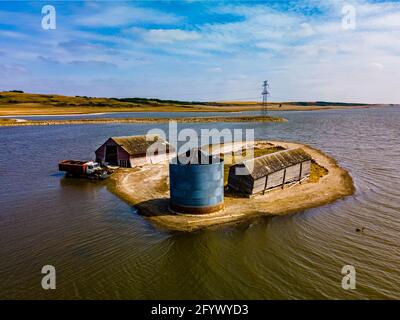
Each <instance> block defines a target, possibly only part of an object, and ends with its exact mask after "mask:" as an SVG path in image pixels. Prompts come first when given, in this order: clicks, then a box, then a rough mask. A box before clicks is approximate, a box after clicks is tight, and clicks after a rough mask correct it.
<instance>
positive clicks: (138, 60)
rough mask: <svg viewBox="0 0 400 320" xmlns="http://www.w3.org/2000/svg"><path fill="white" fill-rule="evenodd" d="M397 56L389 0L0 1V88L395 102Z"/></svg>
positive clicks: (398, 34) (398, 40)
mask: <svg viewBox="0 0 400 320" xmlns="http://www.w3.org/2000/svg"><path fill="white" fill-rule="evenodd" d="M48 4H51V5H53V6H54V7H55V9H56V19H57V20H56V23H57V27H56V29H55V30H44V29H42V26H41V20H42V18H43V15H42V13H41V11H42V7H43V6H44V5H48ZM345 5H352V6H353V8H354V10H355V18H356V20H355V21H356V25H355V29H348V28H344V27H343V23H342V20H343V17H344V13H343V12H342V10H343V6H345ZM399 57H400V3H399V2H398V1H372V0H370V1H367V0H349V1H342V0H321V1H318V0H305V1H279V0H271V1H217V0H216V1H196V0H186V1H184V0H181V1H113V2H111V1H34V2H29V1H1V2H0V91H1V90H13V89H21V90H24V91H26V92H35V93H59V94H67V95H87V96H106V97H157V98H162V99H181V100H213V101H223V100H257V99H260V92H261V84H262V81H263V80H264V79H268V80H269V81H270V90H271V99H272V100H274V101H315V100H327V101H347V102H370V103H379V102H382V103H399V102H400V90H399V89H398V85H399V83H400V81H399V79H400V58H399Z"/></svg>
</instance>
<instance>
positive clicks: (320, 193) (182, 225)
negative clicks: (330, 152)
mask: <svg viewBox="0 0 400 320" xmlns="http://www.w3.org/2000/svg"><path fill="white" fill-rule="evenodd" d="M268 142H269V143H271V144H273V145H274V146H282V147H284V148H295V147H301V148H303V149H304V150H305V151H306V152H308V153H309V154H310V155H311V156H312V158H313V159H314V160H315V161H316V162H317V163H318V164H319V165H321V166H323V167H324V168H326V169H327V170H328V173H327V174H326V175H325V176H323V177H322V178H321V179H319V181H318V182H315V183H312V182H306V183H302V184H301V185H300V184H299V185H296V186H293V187H290V188H285V189H284V190H273V191H270V192H268V193H266V194H265V195H259V196H255V197H253V198H236V197H232V196H229V195H227V196H225V209H224V210H222V211H220V212H217V213H213V214H209V215H201V216H198V215H176V214H172V213H170V212H169V211H168V197H169V192H168V163H161V164H156V165H147V166H144V167H142V168H135V169H120V170H118V171H117V172H116V173H115V174H114V175H113V176H112V177H111V179H110V180H109V182H108V186H109V190H110V191H112V192H113V193H115V194H116V195H118V196H119V197H121V198H122V199H124V200H125V201H126V202H127V203H129V204H130V205H132V206H135V208H137V210H138V212H139V213H140V214H142V215H143V216H146V217H147V219H148V220H149V221H150V222H152V223H153V224H156V225H158V226H160V227H163V228H166V229H170V230H177V231H194V230H199V229H203V228H207V227H213V226H214V227H215V226H218V225H223V224H232V223H238V222H241V221H245V220H248V219H252V218H254V217H257V216H276V215H284V214H291V213H295V212H299V211H302V210H305V209H309V208H313V207H317V206H321V205H325V204H328V203H331V202H333V201H336V200H338V199H341V198H343V197H345V196H349V195H351V194H353V193H354V190H355V189H354V185H353V180H352V178H351V176H350V175H349V173H348V172H347V171H346V170H344V169H342V168H340V167H339V166H338V165H337V163H336V161H335V160H334V159H332V158H331V157H329V156H327V155H325V154H324V153H322V152H321V151H320V150H317V149H314V148H312V147H310V146H307V145H304V144H299V143H289V142H279V141H268ZM256 143H265V141H263V142H256Z"/></svg>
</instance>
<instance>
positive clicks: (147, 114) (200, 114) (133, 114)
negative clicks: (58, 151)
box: [0, 111, 275, 120]
mask: <svg viewBox="0 0 400 320" xmlns="http://www.w3.org/2000/svg"><path fill="white" fill-rule="evenodd" d="M261 114H262V113H261V111H240V112H108V113H92V114H69V115H47V116H46V115H42V116H29V115H21V116H0V119H1V118H18V119H26V120H73V119H109V118H113V119H120V118H187V117H214V116H216V117H239V116H260V115H261ZM274 114H275V111H274V112H273V114H272V115H274Z"/></svg>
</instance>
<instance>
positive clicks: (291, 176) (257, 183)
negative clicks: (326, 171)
mask: <svg viewBox="0 0 400 320" xmlns="http://www.w3.org/2000/svg"><path fill="white" fill-rule="evenodd" d="M310 170H311V161H306V162H303V165H302V170H301V171H302V172H301V177H300V164H296V165H294V166H290V167H287V168H286V174H285V173H284V172H285V169H282V170H280V171H277V172H274V173H271V174H269V175H268V181H266V177H265V176H264V177H261V178H259V179H256V180H253V178H252V177H251V176H250V175H248V176H236V175H235V174H234V170H233V168H232V169H231V170H230V171H229V181H228V184H229V187H231V188H232V189H233V190H236V191H238V192H240V193H244V194H257V193H260V192H263V191H264V190H268V189H272V188H276V187H279V186H281V185H282V183H283V176H284V175H285V184H286V183H290V182H295V181H299V180H301V179H303V178H305V177H307V176H308V175H310ZM266 182H267V185H265V183H266Z"/></svg>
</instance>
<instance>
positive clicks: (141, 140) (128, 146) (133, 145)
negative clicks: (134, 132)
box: [95, 135, 175, 168]
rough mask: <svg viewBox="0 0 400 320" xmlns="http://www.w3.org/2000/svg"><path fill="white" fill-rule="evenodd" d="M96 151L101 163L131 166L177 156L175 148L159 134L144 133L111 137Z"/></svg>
mask: <svg viewBox="0 0 400 320" xmlns="http://www.w3.org/2000/svg"><path fill="white" fill-rule="evenodd" d="M148 151H151V154H148ZM95 153H96V161H97V162H99V163H101V164H104V163H105V164H109V165H115V166H120V167H127V168H131V167H136V166H141V165H144V164H147V163H159V162H162V161H166V160H169V159H170V158H172V157H174V156H175V149H174V148H173V147H172V146H171V145H170V144H169V143H168V142H167V141H165V140H163V139H162V138H160V137H159V136H157V135H152V136H145V135H143V136H126V137H111V138H109V139H108V140H107V141H106V142H104V143H103V144H102V145H101V146H100V147H99V148H98V149H97V150H96V151H95Z"/></svg>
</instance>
